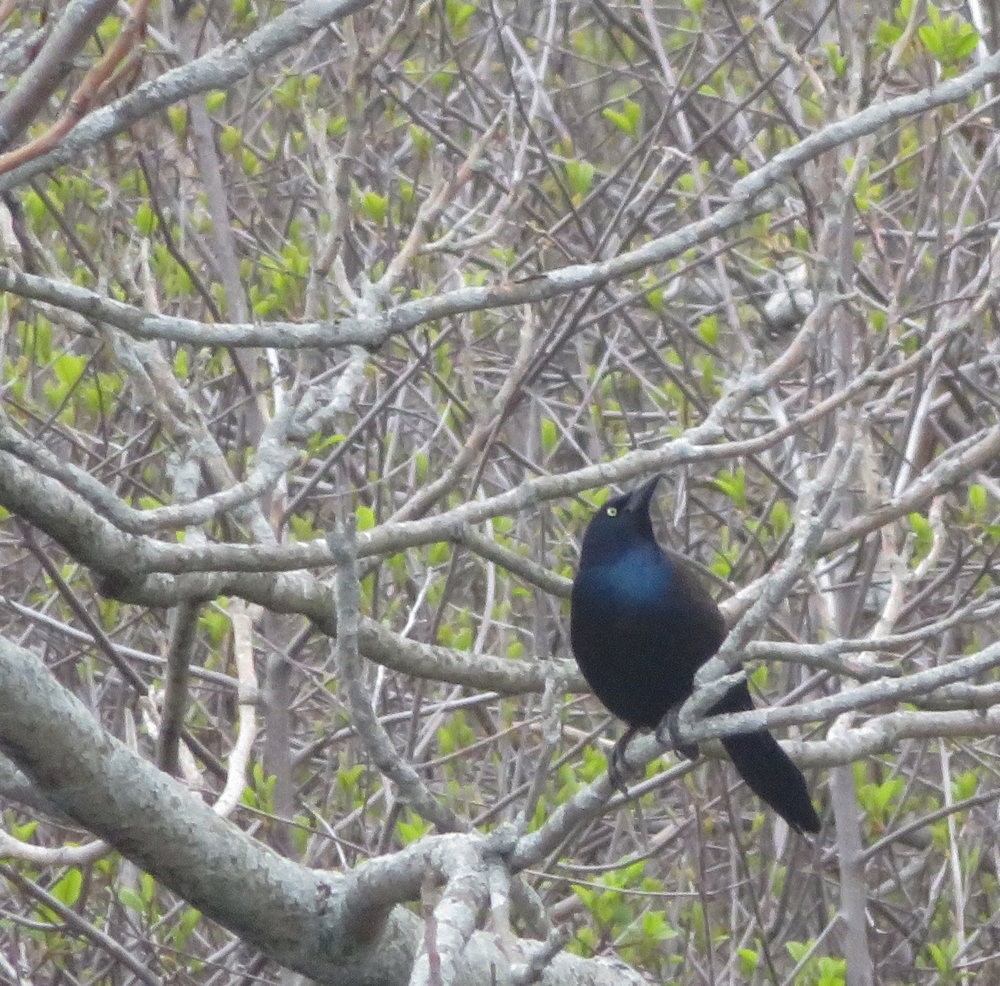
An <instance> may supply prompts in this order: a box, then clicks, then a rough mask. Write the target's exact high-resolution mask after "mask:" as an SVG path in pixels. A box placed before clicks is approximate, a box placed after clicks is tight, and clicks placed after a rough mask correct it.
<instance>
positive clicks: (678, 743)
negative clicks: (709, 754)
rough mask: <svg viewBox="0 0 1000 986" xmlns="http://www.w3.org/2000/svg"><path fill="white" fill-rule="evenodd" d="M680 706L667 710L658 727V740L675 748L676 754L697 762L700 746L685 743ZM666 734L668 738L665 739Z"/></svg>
mask: <svg viewBox="0 0 1000 986" xmlns="http://www.w3.org/2000/svg"><path fill="white" fill-rule="evenodd" d="M680 712H681V707H680V705H674V706H671V707H670V708H669V709H668V710H667V714H666V715H665V716H664V717H663V719H662V721H661V722H660V724H659V726H657V727H656V739H657V741H658V742H660V743H667V742H668V741H669V745H670V746H671V747H673V749H674V752H675V753H679V754H680V755H681V756H682V757H684V758H685V759H687V760H697V759H698V754H699V752H700V751H699V750H698V744H697V743H685V742H684V741H683V740H682V739H681V730H680V723H679V719H680ZM664 733H666V737H664Z"/></svg>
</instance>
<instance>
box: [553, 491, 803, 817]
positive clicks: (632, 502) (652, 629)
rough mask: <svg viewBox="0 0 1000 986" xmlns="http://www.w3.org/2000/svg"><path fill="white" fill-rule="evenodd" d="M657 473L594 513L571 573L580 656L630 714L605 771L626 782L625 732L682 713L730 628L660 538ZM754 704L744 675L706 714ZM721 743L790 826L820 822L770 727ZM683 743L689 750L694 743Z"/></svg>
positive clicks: (573, 627)
mask: <svg viewBox="0 0 1000 986" xmlns="http://www.w3.org/2000/svg"><path fill="white" fill-rule="evenodd" d="M659 479H660V476H658V475H657V476H654V477H653V478H652V479H651V480H650V481H649V482H648V483H646V484H645V485H644V486H641V487H640V488H639V489H637V490H634V491H633V492H631V493H625V494H623V495H622V496H617V497H614V498H613V499H611V500H609V501H608V502H607V503H605V505H604V506H603V507H601V509H600V510H599V511H598V512H597V513H596V514H595V515H594V518H593V520H591V522H590V525H589V526H588V527H587V532H586V533H585V534H584V536H583V549H582V552H581V555H580V568H579V571H578V572H577V575H576V581H575V582H574V583H573V596H572V615H571V617H570V637H571V641H572V644H573V653H574V654H575V655H576V661H577V664H579V665H580V670H581V671H582V672H583V676H584V677H585V678H586V679H587V681H588V682H589V683H590V687H591V688H593V690H594V694H595V695H597V697H598V698H599V699H600V700H601V701H602V702H603V703H604V704H605V705H606V706H607V707H608V709H609V710H610V711H611V712H613V713H614V714H615V715H616V716H618V718H619V719H623V720H624V721H625V722H626V723H627V724H628V729H627V730H626V732H625V734H624V736H622V738H621V739H620V740H619V741H618V743H617V744H616V745H615V748H614V752H613V754H612V756H611V764H610V767H609V771H608V772H609V775H610V778H611V781H612V783H613V784H614V785H615V786H616V787H618V788H620V789H621V790H624V784H623V782H622V772H621V768H622V765H623V763H624V756H625V748H626V746H627V745H628V742H629V740H630V739H631V738H632V737H633V736H634V735H635V733H636V732H637V731H638V730H640V729H656V728H657V727H658V726H659V725H660V724H661V722H662V721H663V719H664V717H665V716H667V715H668V713H671V714H674V715H675V714H676V712H677V710H678V708H679V706H680V705H681V704H682V703H683V702H684V700H685V699H686V698H688V696H690V694H691V692H692V691H693V689H694V676H695V672H696V671H697V670H698V668H700V667H701V666H702V665H703V664H704V663H705V662H706V661H707V660H708V659H709V658H710V657H711V656H712V655H713V654H714V653H715V652H716V651H717V650H718V649H719V647H720V646H721V645H722V641H723V639H724V638H725V636H726V623H725V620H724V619H723V617H722V614H721V613H720V612H719V608H718V606H716V605H715V600H713V599H712V597H711V596H710V595H709V594H708V590H707V589H705V587H704V586H703V585H702V584H701V582H700V581H699V579H698V576H697V575H696V574H695V573H694V571H693V569H692V567H691V565H690V563H689V562H688V561H686V560H685V559H684V558H683V557H682V556H681V555H678V554H675V553H674V552H671V551H664V550H663V549H662V548H661V547H660V546H659V544H657V542H656V537H655V535H654V534H653V523H652V520H651V519H650V515H649V504H650V501H651V500H652V498H653V493H654V492H655V490H656V484H657V482H658V481H659ZM752 708H753V702H752V700H751V698H750V690H749V688H748V687H747V684H746V682H745V681H744V682H741V683H740V684H738V685H734V686H733V687H732V688H731V689H730V690H729V692H727V693H726V695H725V696H724V697H723V698H722V699H721V700H720V701H719V702H717V703H716V704H715V705H713V706H712V708H711V709H710V710H709V711H708V715H718V714H720V713H724V712H746V711H749V710H750V709H752ZM668 723H669V719H668ZM668 729H669V726H668ZM670 731H671V732H672V731H673V730H672V729H671V730H670ZM675 745H676V744H675ZM722 745H723V746H724V747H725V749H726V752H727V753H728V754H729V756H730V757H731V758H732V760H733V763H734V764H735V765H736V769H737V770H738V771H739V772H740V775H741V776H742V777H743V779H744V780H745V781H746V782H747V784H748V785H749V786H750V789H751V790H752V791H753V792H754V793H755V794H757V796H758V797H760V798H762V799H763V800H764V801H766V802H767V803H768V804H769V805H770V806H771V807H772V808H773V809H774V810H775V811H776V812H777V813H778V814H779V815H781V817H782V818H783V819H785V821H786V822H788V824H789V825H790V826H791V827H792V828H793V829H795V830H796V831H798V832H802V831H805V832H818V831H819V818H818V817H817V816H816V811H815V809H814V808H813V804H812V801H811V800H810V798H809V791H808V790H807V788H806V782H805V778H803V776H802V774H801V772H800V771H799V769H798V768H797V767H796V766H795V764H793V763H792V761H791V760H790V759H789V758H788V756H787V755H786V754H785V752H784V750H782V749H781V747H780V746H779V745H778V743H777V741H776V740H775V739H774V737H773V736H772V735H771V734H770V733H769V732H767V730H766V729H760V730H755V731H754V732H749V733H739V734H737V735H733V736H726V737H724V738H723V739H722ZM679 752H681V753H683V754H685V755H686V756H689V757H692V758H693V757H694V756H697V752H698V749H697V747H692V748H688V747H682V748H680V750H679Z"/></svg>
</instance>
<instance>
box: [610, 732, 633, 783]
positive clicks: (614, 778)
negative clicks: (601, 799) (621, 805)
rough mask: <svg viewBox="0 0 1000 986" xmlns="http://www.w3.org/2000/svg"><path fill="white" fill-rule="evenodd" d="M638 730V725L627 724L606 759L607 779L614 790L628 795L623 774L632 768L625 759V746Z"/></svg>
mask: <svg viewBox="0 0 1000 986" xmlns="http://www.w3.org/2000/svg"><path fill="white" fill-rule="evenodd" d="M638 731H639V727H638V726H629V727H628V729H626V730H625V732H624V733H622V736H621V739H619V740H618V742H617V743H615V748H614V749H613V750H612V751H611V759H610V760H609V761H608V780H609V781H611V786H612V787H613V788H614V789H615V790H616V791H621V793H622V794H624V795H626V796H627V795H628V786H627V785H626V783H625V775H626V774H627V773H629V771H630V770H631V769H632V768H631V767H629V764H628V761H627V760H626V759H625V748H626V747H627V746H628V745H629V742H630V740H631V739H632V737H633V736H635V734H636V733H637V732H638Z"/></svg>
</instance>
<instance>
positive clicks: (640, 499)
mask: <svg viewBox="0 0 1000 986" xmlns="http://www.w3.org/2000/svg"><path fill="white" fill-rule="evenodd" d="M661 478H662V477H661V476H660V474H659V473H657V474H656V475H655V476H654V477H653V478H652V479H650V480H648V481H647V482H646V483H643V485H642V486H640V487H639V488H638V489H635V490H632V491H631V492H630V493H622V494H621V496H616V497H612V499H610V500H608V501H607V503H605V504H604V506H603V507H601V508H600V510H598V511H597V513H596V514H594V518H593V520H591V522H590V524H589V526H588V527H587V531H586V533H585V534H584V535H583V548H582V549H581V553H580V564H581V566H582V565H595V564H607V563H608V562H613V561H615V560H616V559H617V558H619V557H621V556H622V555H624V554H626V553H627V552H629V551H631V550H634V549H635V548H636V547H638V546H640V545H645V544H652V545H655V544H656V536H655V535H654V534H653V521H652V518H651V517H650V515H649V504H650V501H651V500H652V499H653V494H654V493H655V492H656V484H657V483H658V482H659V481H660V479H661Z"/></svg>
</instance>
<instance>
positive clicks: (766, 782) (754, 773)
mask: <svg viewBox="0 0 1000 986" xmlns="http://www.w3.org/2000/svg"><path fill="white" fill-rule="evenodd" d="M753 707H754V706H753V700H752V699H751V698H750V690H749V688H747V685H746V682H743V683H742V684H740V685H736V686H735V687H734V688H732V689H730V691H729V692H728V693H727V694H726V696H725V697H724V698H723V699H722V701H720V702H718V703H717V704H716V705H714V706H712V708H711V710H710V714H711V715H720V714H721V713H723V712H749V711H750V710H751V709H752V708H753ZM722 745H723V746H724V747H725V748H726V753H728V754H729V756H730V757H731V758H732V761H733V763H734V764H735V765H736V769H737V770H738V771H739V772H740V776H741V777H742V778H743V780H745V781H746V782H747V784H748V786H749V787H750V790H751V791H753V793H754V794H756V795H757V797H758V798H760V799H761V800H763V801H766V802H767V803H768V804H769V805H770V806H771V807H772V808H773V809H774V810H775V811H776V812H777V813H778V814H779V815H780V816H781V817H782V818H783V819H784V820H785V821H786V822H788V824H789V825H790V826H791V827H792V828H793V829H795V831H796V832H818V831H819V818H818V816H817V815H816V809H815V808H813V803H812V799H811V798H810V797H809V790H808V788H807V787H806V780H805V778H804V777H803V776H802V773H801V771H800V770H799V768H798V767H796V766H795V764H793V763H792V761H791V760H790V759H789V758H788V754H787V753H785V751H784V750H782V748H781V747H780V746H779V745H778V741H777V740H776V739H775V738H774V737H773V736H772V735H771V734H770V733H769V732H768V731H767V730H766V729H759V730H756V731H754V732H752V733H737V734H736V735H734V736H724V737H723V738H722Z"/></svg>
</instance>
